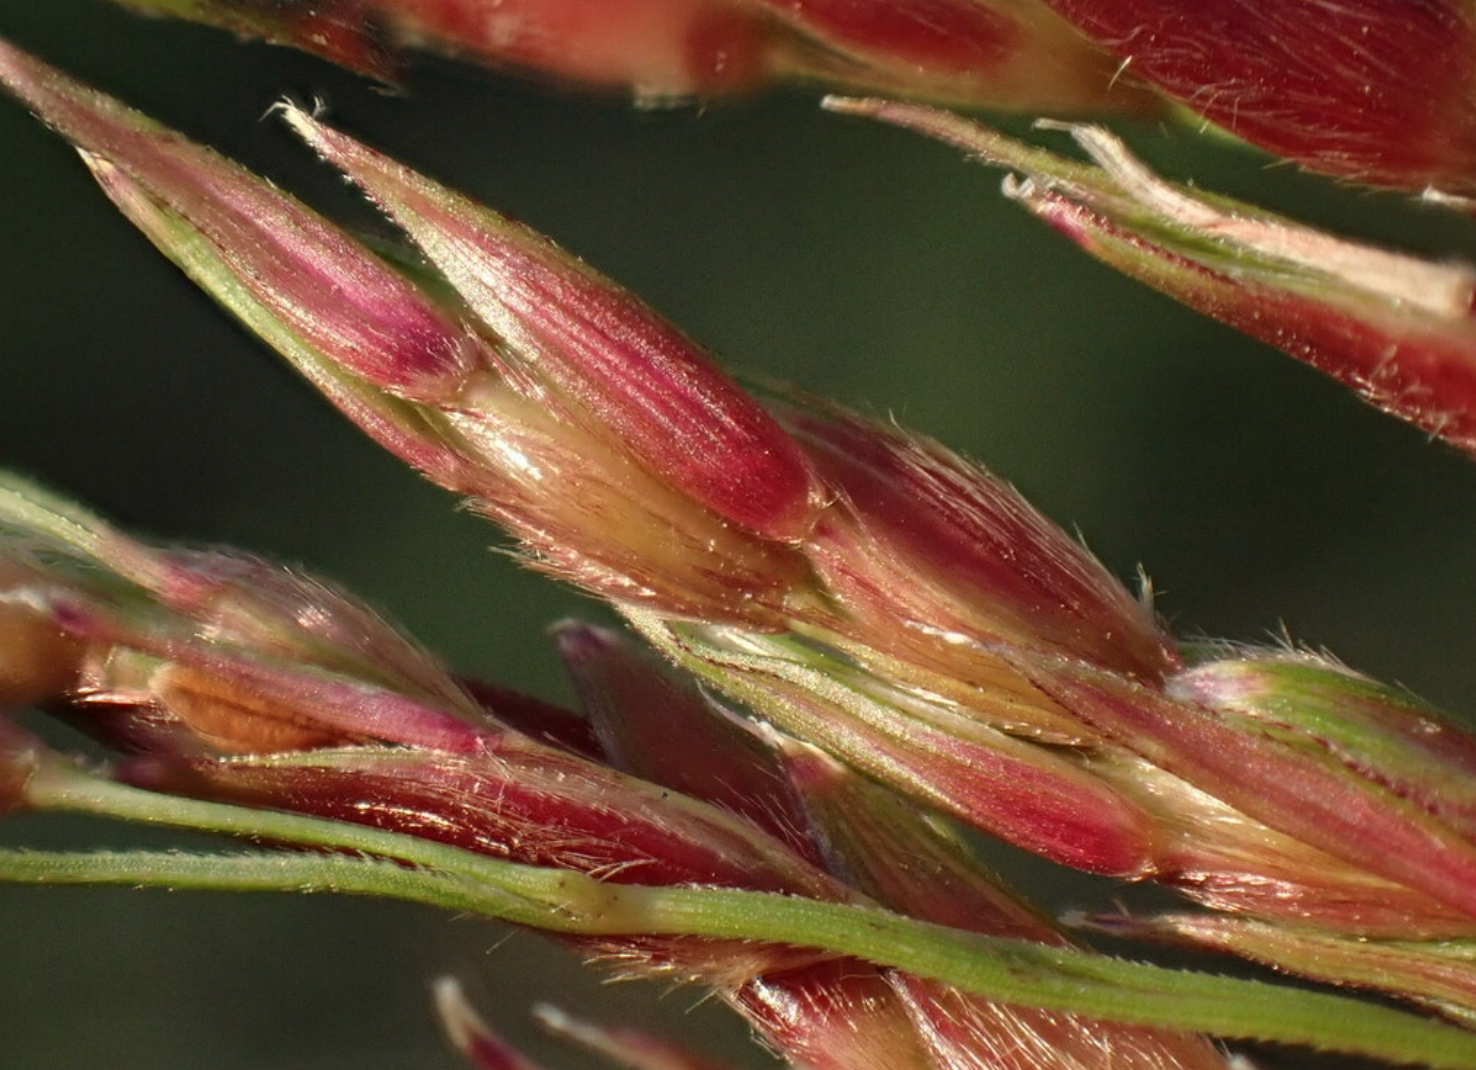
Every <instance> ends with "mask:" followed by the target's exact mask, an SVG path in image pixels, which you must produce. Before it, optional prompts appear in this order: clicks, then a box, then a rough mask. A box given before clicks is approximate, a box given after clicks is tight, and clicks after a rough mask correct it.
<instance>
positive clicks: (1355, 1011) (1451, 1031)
mask: <svg viewBox="0 0 1476 1070" xmlns="http://www.w3.org/2000/svg"><path fill="white" fill-rule="evenodd" d="M26 794H27V798H28V801H30V802H31V803H32V805H34V806H36V807H37V808H39V809H46V810H71V811H75V812H83V813H91V814H97V815H103V816H109V817H115V818H124V819H128V820H133V821H141V822H146V823H150V824H161V825H170V826H175V827H181V828H192V829H199V830H205V831H211V832H224V833H230V834H234V835H238V836H248V837H258V838H266V839H271V840H275V841H280V842H288V843H294V844H301V845H304V846H318V847H331V848H334V849H336V851H338V852H344V851H348V852H355V853H352V854H343V853H332V854H282V853H276V852H253V853H248V854H239V855H220V856H211V855H187V854H177V853H167V854H159V853H150V852H126V853H121V854H68V853H61V854H48V853H42V852H25V851H6V852H0V880H6V881H19V882H25V883H33V884H44V883H72V884H76V883H102V884H105V883H112V884H129V885H152V886H163V887H171V888H195V889H209V890H219V891H264V890H276V891H307V892H316V891H335V892H340V893H348V894H361V895H374V896H381V897H388V898H394V899H402V900H408V901H412V902H417V903H424V904H429V905H433V906H438V907H442V908H446V909H451V910H457V911H469V912H474V913H479V914H484V915H488V916H493V917H498V918H502V919H504V920H507V921H512V922H517V923H520V924H524V925H530V926H535V927H538V928H543V929H548V930H553V931H559V932H565V933H571V934H577V935H587V936H594V935H626V936H634V935H669V936H682V935H686V936H693V937H710V938H721V939H744V940H761V941H767V942H772V943H782V944H790V945H795V946H801V947H815V948H821V949H825V950H828V951H832V952H835V953H838V954H846V955H853V956H855V957H857V958H862V959H865V960H867V961H870V962H874V963H878V964H880V965H883V966H891V967H896V968H898V969H902V970H906V971H907V972H909V973H912V974H916V975H918V976H922V977H930V978H933V979H936V980H939V981H942V982H945V983H947V984H951V985H954V986H956V987H958V988H961V989H964V990H966V991H969V992H972V993H975V994H977V995H980V996H983V997H986V998H988V999H993V1000H998V1001H1000V1002H1006V1003H1018V1004H1025V1005H1029V1006H1035V1007H1042V1008H1047V1009H1051V1010H1055V1011H1060V1012H1063V1013H1072V1014H1081V1015H1084V1016H1087V1017H1093V1018H1103V1019H1108V1020H1112V1021H1117V1022H1123V1023H1128V1024H1135V1025H1152V1026H1158V1027H1161V1028H1168V1029H1180V1030H1186V1031H1192V1032H1201V1033H1210V1034H1214V1035H1217V1036H1224V1037H1237V1038H1245V1039H1255V1040H1262V1041H1272V1042H1279V1043H1287V1044H1304V1045H1308V1046H1311V1047H1316V1048H1322V1049H1325V1050H1329V1051H1339V1052H1346V1053H1349V1054H1358V1055H1365V1056H1373V1057H1376V1058H1382V1059H1387V1060H1390V1061H1394V1062H1401V1063H1411V1062H1414V1063H1422V1064H1425V1065H1427V1066H1430V1067H1434V1068H1440V1070H1476V1035H1473V1034H1471V1033H1468V1032H1465V1031H1463V1030H1461V1029H1458V1028H1455V1027H1453V1026H1450V1025H1447V1024H1445V1023H1442V1022H1438V1021H1435V1020H1433V1019H1427V1018H1421V1017H1418V1016H1416V1015H1413V1014H1408V1013H1405V1012H1402V1011H1398V1010H1393V1009H1390V1008H1385V1007H1378V1006H1372V1005H1369V1004H1365V1003H1362V1002H1359V1001H1357V1000H1353V999H1349V998H1347V997H1343V996H1336V995H1329V994H1325V993H1321V992H1311V991H1306V990H1301V989H1289V988H1285V987H1282V986H1279V985H1268V984H1264V983H1261V982H1255V981H1246V980H1239V979H1235V978H1227V977H1216V976H1212V975H1207V974H1199V973H1191V972H1186V971H1181V970H1172V969H1167V968H1165V967H1161V966H1152V965H1148V964H1144V963H1135V962H1127V961H1123V960H1120V959H1114V958H1109V957H1107V956H1103V955H1099V954H1096V953H1093V952H1088V951H1078V950H1073V949H1068V948H1056V947H1047V946H1045V945H1041V944H1035V943H1030V942H1026V941H1017V940H1003V939H998V938H992V937H987V936H981V935H979V934H975V933H967V932H960V931H958V930H954V929H948V928H944V927H941V926H937V925H930V924H927V923H924V922H919V921H916V920H914V919H910V918H906V917H902V916H900V915H896V914H891V913H888V912H886V911H882V910H878V909H875V908H871V907H865V906H854V905H848V904H839V903H825V902H819V901H815V900H810V899H803V898H797V897H792V896H784V895H776V894H772V893H763V892H745V891H731V890H726V889H716V888H655V887H645V886H639V885H616V884H609V883H606V882H603V881H600V880H597V879H595V878H593V877H590V876H588V875H587V874H582V873H577V872H573V871H569V870H559V869H552V868H547V867H535V866H526V865H521V864H517V863H513V862H508V861H504V860H500V859H494V858H488V857H485V856H482V855H478V854H473V853H471V852H468V851H463V850H461V849H459V848H454V847H449V846H446V845H443V844H436V843H429V842H427V841H425V840H420V839H416V838H414V837H411V836H406V835H402V834H400V833H395V832H386V831H383V830H380V829H373V828H368V827H365V826H362V825H354V824H348V823H344V822H337V821H330V820H325V819H322V818H314V817H305V816H302V815H298V814H291V813H284V812H279V811H271V810H253V809H248V808H245V807H238V806H231V805H226V804H222V803H213V802H203V801H199V800H194V799H185V798H179V797H177V796H170V795H161V794H157V793H154V792H149V791H144V790H142V789H139V788H133V787H129V786H127V785H123V784H118V783H115V782H112V781H107V780H102V779H99V778H96V777H93V776H90V775H88V774H86V773H84V772H82V771H80V770H78V769H76V768H75V767H73V766H71V765H69V764H67V763H65V762H61V761H52V760H45V759H43V760H42V761H41V762H40V764H39V765H38V767H37V768H36V770H35V773H34V775H33V776H32V777H31V779H30V782H29V783H28V785H27V789H26ZM366 856H368V857H366ZM386 859H395V860H398V861H386Z"/></svg>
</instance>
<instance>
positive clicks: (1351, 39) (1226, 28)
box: [1047, 0, 1476, 194]
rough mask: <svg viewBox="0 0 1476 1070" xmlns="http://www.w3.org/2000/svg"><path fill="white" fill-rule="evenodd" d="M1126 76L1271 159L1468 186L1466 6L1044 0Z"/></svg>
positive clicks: (1473, 114)
mask: <svg viewBox="0 0 1476 1070" xmlns="http://www.w3.org/2000/svg"><path fill="white" fill-rule="evenodd" d="M1047 2H1048V3H1050V5H1051V6H1052V7H1054V8H1055V9H1056V10H1057V11H1059V12H1061V13H1062V14H1063V15H1065V16H1066V17H1067V18H1068V19H1070V20H1071V21H1072V22H1074V23H1076V25H1078V26H1079V27H1081V29H1082V30H1084V31H1085V32H1086V33H1087V34H1088V35H1089V36H1090V37H1092V38H1093V39H1094V40H1095V41H1097V43H1099V44H1100V45H1102V46H1103V47H1104V48H1106V49H1107V50H1108V51H1110V52H1112V53H1113V54H1114V55H1116V56H1117V57H1118V58H1119V60H1120V61H1121V62H1122V64H1123V67H1124V69H1125V70H1126V71H1128V72H1131V73H1133V74H1136V75H1137V76H1138V77H1140V78H1143V79H1145V80H1147V81H1148V82H1150V83H1151V84H1152V85H1154V86H1155V87H1157V88H1158V89H1160V90H1162V91H1163V92H1165V93H1167V94H1168V95H1169V96H1172V97H1174V98H1176V99H1178V100H1179V101H1181V102H1182V103H1184V104H1185V105H1186V106H1188V107H1189V108H1191V109H1193V110H1194V111H1196V112H1198V113H1199V114H1201V115H1203V116H1204V117H1205V118H1207V119H1209V120H1211V121H1212V122H1215V123H1218V124H1219V125H1220V126H1222V127H1224V128H1225V129H1226V130H1228V131H1230V132H1231V133H1232V134H1235V135H1237V136H1239V137H1243V138H1245V139H1246V140H1248V141H1251V142H1253V143H1254V144H1256V145H1258V146H1260V147H1261V148H1263V149H1266V150H1267V151H1268V152H1271V153H1274V154H1275V155H1277V156H1282V157H1285V158H1287V159H1290V160H1295V161H1297V162H1299V163H1302V164H1305V165H1307V166H1308V167H1312V168H1315V169H1317V170H1320V171H1326V172H1328V173H1330V174H1334V175H1339V176H1341V177H1346V178H1352V179H1357V180H1359V181H1363V182H1370V183H1375V184H1378V185H1389V186H1399V187H1402V188H1405V189H1412V190H1421V189H1424V188H1426V187H1431V186H1433V187H1435V188H1437V189H1440V190H1444V191H1447V192H1450V193H1458V194H1468V193H1471V192H1473V191H1476V103H1473V102H1476V93H1473V90H1476V11H1473V9H1472V7H1471V5H1470V4H1469V3H1467V2H1466V0H1336V2H1333V0H1251V2H1247V0H1199V2H1196V3H1194V4H1192V5H1189V4H1184V3H1181V2H1179V0H1114V2H1112V3H1102V2H1100V0H1047Z"/></svg>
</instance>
